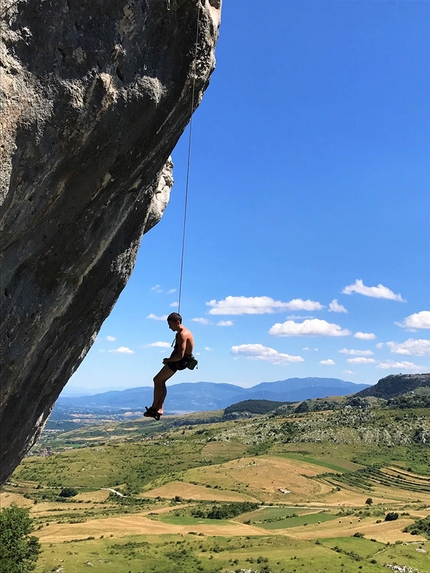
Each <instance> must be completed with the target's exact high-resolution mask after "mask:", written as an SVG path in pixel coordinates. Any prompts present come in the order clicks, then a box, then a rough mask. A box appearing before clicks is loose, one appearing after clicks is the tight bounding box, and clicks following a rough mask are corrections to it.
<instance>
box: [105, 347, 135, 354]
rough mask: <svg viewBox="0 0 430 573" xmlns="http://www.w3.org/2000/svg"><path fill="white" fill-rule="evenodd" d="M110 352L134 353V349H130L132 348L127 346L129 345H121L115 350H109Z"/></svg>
mask: <svg viewBox="0 0 430 573" xmlns="http://www.w3.org/2000/svg"><path fill="white" fill-rule="evenodd" d="M109 352H111V353H114V354H134V350H130V348H127V346H120V347H119V348H116V349H115V350H109Z"/></svg>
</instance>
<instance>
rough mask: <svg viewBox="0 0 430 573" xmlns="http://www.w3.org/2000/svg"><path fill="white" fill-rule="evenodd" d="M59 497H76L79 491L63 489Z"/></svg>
mask: <svg viewBox="0 0 430 573" xmlns="http://www.w3.org/2000/svg"><path fill="white" fill-rule="evenodd" d="M58 495H59V496H60V497H74V496H75V495H78V490H77V489H75V488H74V487H63V489H62V490H61V491H60V493H59V494H58Z"/></svg>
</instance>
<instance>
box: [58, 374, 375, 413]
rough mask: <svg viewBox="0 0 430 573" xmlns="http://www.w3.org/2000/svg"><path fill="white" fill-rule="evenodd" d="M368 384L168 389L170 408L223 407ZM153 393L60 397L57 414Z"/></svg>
mask: <svg viewBox="0 0 430 573" xmlns="http://www.w3.org/2000/svg"><path fill="white" fill-rule="evenodd" d="M368 387H369V385H368V384H353V383H352V382H345V381H344V380H339V379H337V378H290V379H288V380H280V381H278V382H262V383H261V384H257V385H256V386H253V387H252V388H242V387H240V386H236V385H235V384H217V383H214V382H195V383H183V384H174V385H172V386H169V389H168V395H167V400H166V411H167V412H196V411H204V410H219V409H222V408H226V407H227V406H229V405H230V404H234V403H236V402H241V401H243V400H272V401H277V402H297V401H301V400H306V399H308V398H325V397H326V396H346V395H348V394H354V393H356V392H357V390H363V389H364V388H368ZM152 393H153V390H152V388H150V387H146V386H144V387H140V388H129V389H127V390H121V391H120V390H118V391H112V392H104V393H102V394H95V395H93V396H80V397H72V396H60V398H59V399H58V401H57V403H56V405H55V408H54V412H53V415H54V417H55V418H58V414H59V412H60V411H61V410H64V409H65V408H67V409H71V408H77V409H81V410H103V409H117V410H120V409H121V410H122V409H131V410H138V409H143V407H144V406H150V405H151V403H152Z"/></svg>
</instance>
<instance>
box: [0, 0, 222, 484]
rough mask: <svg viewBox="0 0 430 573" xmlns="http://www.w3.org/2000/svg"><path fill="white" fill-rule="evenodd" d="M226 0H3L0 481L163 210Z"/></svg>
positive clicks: (33, 434)
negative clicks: (174, 151)
mask: <svg viewBox="0 0 430 573" xmlns="http://www.w3.org/2000/svg"><path fill="white" fill-rule="evenodd" d="M220 3H221V0H3V2H2V4H1V8H0V15H1V19H2V21H1V44H0V138H1V141H0V146H1V147H0V157H1V173H0V203H1V211H0V226H1V243H0V252H1V257H2V258H1V265H2V273H1V279H2V285H1V293H0V296H1V299H0V305H1V306H0V312H1V330H0V336H1V357H2V372H1V396H0V416H1V439H0V448H1V450H0V455H1V464H0V483H3V482H4V481H5V480H6V479H7V477H8V476H9V475H10V474H11V472H12V471H13V470H14V468H15V467H16V466H17V465H18V463H19V462H20V460H21V459H22V457H23V456H24V454H25V453H26V452H27V450H28V449H29V448H30V447H31V446H32V444H33V443H34V441H35V440H36V438H37V437H38V435H39V433H40V431H41V429H42V428H43V425H44V422H45V421H46V419H47V417H48V415H49V413H50V411H51V409H52V407H53V404H54V402H55V400H56V399H57V397H58V395H59V393H60V392H61V389H62V388H63V386H64V385H65V384H66V382H67V380H68V379H69V377H70V376H71V375H72V374H73V372H74V371H75V370H76V368H77V367H78V365H79V364H80V362H81V361H82V359H83V358H84V356H85V355H86V353H87V352H88V350H89V348H90V347H91V344H92V342H93V341H94V338H95V336H96V334H97V332H98V330H99V329H100V326H101V324H102V323H103V321H104V320H105V318H106V317H107V316H108V315H109V313H110V311H111V309H112V307H113V305H114V303H115V301H116V300H117V298H118V296H119V294H120V292H121V290H122V289H123V288H124V286H125V284H126V282H127V280H128V278H129V276H130V273H131V271H132V269H133V266H134V263H135V257H136V253H137V249H138V247H139V244H140V240H141V237H142V235H143V234H144V233H145V232H146V231H148V230H149V229H150V228H151V227H152V226H154V225H155V224H156V223H157V222H158V221H159V219H160V218H161V216H162V213H163V210H164V208H165V206H166V204H167V202H168V199H169V193H170V188H171V186H172V183H173V179H172V163H171V161H170V160H169V155H170V153H171V151H172V149H173V148H174V146H175V144H176V142H177V140H178V138H179V137H180V135H181V133H182V131H183V130H184V128H185V126H186V125H187V123H188V121H189V119H190V115H191V105H192V101H193V98H192V94H193V91H194V93H195V98H194V108H195V107H197V105H198V104H199V102H200V100H201V98H202V95H203V92H204V90H205V89H206V87H207V85H208V83H209V78H210V75H211V72H212V71H213V68H214V62H215V59H214V48H215V44H216V40H217V36H218V27H219V22H220V9H221V6H220ZM197 22H199V32H198V40H197V42H196V37H197V34H196V32H197Z"/></svg>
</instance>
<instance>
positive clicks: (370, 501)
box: [365, 497, 373, 507]
mask: <svg viewBox="0 0 430 573" xmlns="http://www.w3.org/2000/svg"><path fill="white" fill-rule="evenodd" d="M365 503H366V505H368V506H369V507H370V506H371V505H372V503H373V499H372V498H371V497H368V498H367V499H366V502H365Z"/></svg>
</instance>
